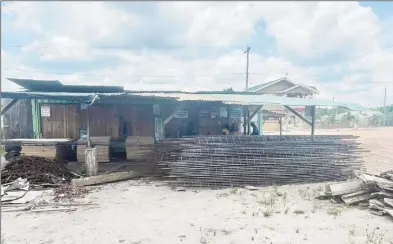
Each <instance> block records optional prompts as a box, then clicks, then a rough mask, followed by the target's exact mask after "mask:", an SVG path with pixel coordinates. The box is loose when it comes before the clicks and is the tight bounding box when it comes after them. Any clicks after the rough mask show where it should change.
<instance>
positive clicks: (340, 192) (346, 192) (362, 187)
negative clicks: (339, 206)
mask: <svg viewBox="0 0 393 244" xmlns="http://www.w3.org/2000/svg"><path fill="white" fill-rule="evenodd" d="M355 175H356V179H354V180H351V181H347V182H340V183H334V184H331V185H329V186H327V187H326V189H325V193H324V195H321V196H320V197H319V198H330V199H332V200H333V201H335V202H338V203H345V204H347V205H358V206H361V207H367V208H368V209H369V211H370V212H371V213H373V214H376V215H380V216H382V215H391V216H392V217H393V170H391V171H387V172H384V173H381V174H380V175H379V176H377V175H373V174H369V173H366V172H362V171H355Z"/></svg>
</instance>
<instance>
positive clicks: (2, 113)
mask: <svg viewBox="0 0 393 244" xmlns="http://www.w3.org/2000/svg"><path fill="white" fill-rule="evenodd" d="M17 101H18V99H13V100H12V101H11V102H10V103H9V104H7V106H5V108H4V109H3V110H1V114H0V116H3V115H4V114H5V113H6V112H7V111H8V110H9V109H10V108H11V107H12V106H14V104H15V103H16V102H17Z"/></svg>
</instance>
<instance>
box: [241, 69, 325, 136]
mask: <svg viewBox="0 0 393 244" xmlns="http://www.w3.org/2000/svg"><path fill="white" fill-rule="evenodd" d="M247 91H248V92H255V93H258V94H269V95H276V96H285V97H296V98H304V99H313V98H314V97H315V95H316V94H318V93H319V91H318V90H317V89H316V88H315V87H314V86H308V85H303V84H297V83H295V82H293V81H292V80H290V79H289V78H287V77H282V78H280V79H277V80H273V81H269V82H266V83H263V84H260V85H257V86H253V87H251V88H249V89H248V90H247ZM294 109H295V110H296V111H297V112H298V113H300V114H302V115H304V116H307V115H308V114H307V112H306V110H305V108H304V107H297V108H296V107H294ZM264 110H268V111H272V112H279V113H285V114H286V116H285V117H284V119H283V127H284V129H286V128H288V127H295V126H296V127H297V126H302V124H303V122H302V121H301V120H300V119H299V118H297V117H296V116H295V115H293V114H292V113H290V112H289V111H286V109H285V108H284V107H282V106H274V105H271V106H264ZM259 126H260V127H262V126H263V129H264V130H267V131H271V130H273V131H275V130H279V123H278V122H276V121H265V123H263V124H262V123H261V121H259Z"/></svg>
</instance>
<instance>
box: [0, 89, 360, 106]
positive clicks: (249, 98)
mask: <svg viewBox="0 0 393 244" xmlns="http://www.w3.org/2000/svg"><path fill="white" fill-rule="evenodd" d="M0 95H1V98H12V99H53V100H68V101H73V102H80V103H90V102H91V101H93V99H94V97H96V96H98V99H97V101H98V102H101V103H105V100H107V99H105V97H107V98H119V99H121V98H131V99H132V98H141V97H144V98H153V99H162V100H168V99H170V100H173V101H179V102H181V101H201V102H222V103H224V104H233V105H250V106H251V105H288V106H312V105H316V106H329V107H335V106H341V107H346V108H349V109H351V110H365V108H364V107H362V106H360V105H357V104H352V103H343V102H338V101H332V100H321V99H311V100H307V99H301V98H290V97H281V96H274V95H259V94H209V93H208V94H205V93H183V92H182V93H124V92H122V93H70V92H1V93H0ZM101 98H102V99H101ZM108 101H111V102H113V100H112V99H110V100H108Z"/></svg>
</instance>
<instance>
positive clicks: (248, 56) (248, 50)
mask: <svg viewBox="0 0 393 244" xmlns="http://www.w3.org/2000/svg"><path fill="white" fill-rule="evenodd" d="M250 50H251V47H247V50H246V51H244V53H246V54H247V65H246V91H247V90H248V64H249V60H250V59H249V58H250Z"/></svg>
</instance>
